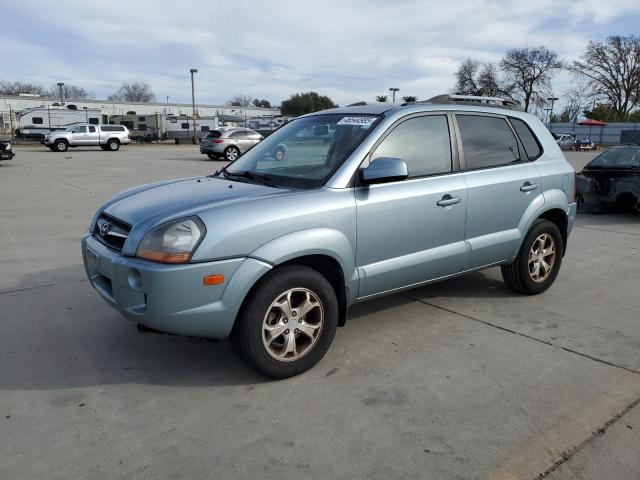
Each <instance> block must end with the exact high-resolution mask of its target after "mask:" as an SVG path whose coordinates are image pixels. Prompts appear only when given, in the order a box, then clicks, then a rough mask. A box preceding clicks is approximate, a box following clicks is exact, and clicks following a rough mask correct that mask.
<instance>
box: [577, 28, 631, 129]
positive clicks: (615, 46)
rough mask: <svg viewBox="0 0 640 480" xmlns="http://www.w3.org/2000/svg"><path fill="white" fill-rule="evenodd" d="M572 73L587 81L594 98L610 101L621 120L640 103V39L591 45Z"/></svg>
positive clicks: (618, 39)
mask: <svg viewBox="0 0 640 480" xmlns="http://www.w3.org/2000/svg"><path fill="white" fill-rule="evenodd" d="M569 70H570V71H571V72H572V73H573V74H574V76H575V77H577V78H581V79H584V80H585V81H586V83H587V88H588V91H589V93H590V94H591V95H600V96H601V97H604V98H606V100H607V101H608V102H609V103H610V104H611V107H612V108H613V110H614V111H615V113H616V114H617V116H618V117H619V118H620V119H626V118H627V117H628V116H629V113H630V112H631V110H633V108H634V107H635V106H636V105H638V103H640V37H637V36H635V35H629V36H628V37H621V36H612V37H609V38H607V39H606V40H605V41H604V42H598V41H596V42H593V41H592V42H589V44H588V45H587V48H586V51H585V53H584V54H583V55H582V57H580V60H577V61H574V62H573V63H572V64H571V65H570V67H569Z"/></svg>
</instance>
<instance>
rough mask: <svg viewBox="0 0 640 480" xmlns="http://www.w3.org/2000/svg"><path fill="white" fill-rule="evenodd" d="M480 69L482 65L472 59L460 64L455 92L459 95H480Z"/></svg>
mask: <svg viewBox="0 0 640 480" xmlns="http://www.w3.org/2000/svg"><path fill="white" fill-rule="evenodd" d="M479 67H480V64H479V63H478V62H476V61H475V60H473V59H471V58H467V59H466V60H465V61H464V62H462V63H461V64H460V66H459V67H458V71H457V72H456V74H455V76H456V87H455V91H456V93H457V94H458V95H480V88H479V87H478V84H477V82H476V75H477V72H478V68H479Z"/></svg>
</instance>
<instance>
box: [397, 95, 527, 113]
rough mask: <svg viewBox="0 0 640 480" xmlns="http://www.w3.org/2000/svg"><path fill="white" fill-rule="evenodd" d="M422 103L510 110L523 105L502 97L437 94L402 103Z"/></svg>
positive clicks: (517, 108)
mask: <svg viewBox="0 0 640 480" xmlns="http://www.w3.org/2000/svg"><path fill="white" fill-rule="evenodd" d="M421 103H454V104H462V105H478V104H481V105H487V106H491V107H498V108H508V109H509V110H522V106H521V105H520V103H518V102H517V101H515V100H511V99H509V98H500V97H480V96H476V95H449V94H444V95H437V96H435V97H432V98H430V99H429V100H424V101H419V102H411V103H403V104H402V105H414V104H421Z"/></svg>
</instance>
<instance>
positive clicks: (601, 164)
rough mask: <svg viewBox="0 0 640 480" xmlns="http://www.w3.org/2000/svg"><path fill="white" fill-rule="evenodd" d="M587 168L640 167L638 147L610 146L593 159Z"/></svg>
mask: <svg viewBox="0 0 640 480" xmlns="http://www.w3.org/2000/svg"><path fill="white" fill-rule="evenodd" d="M588 167H589V168H608V167H613V168H625V167H626V168H640V147H620V148H611V149H609V150H607V151H606V152H604V153H602V154H601V155H599V156H597V157H596V158H594V159H593V161H592V162H591V163H589V165H588Z"/></svg>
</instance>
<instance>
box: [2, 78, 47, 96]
mask: <svg viewBox="0 0 640 480" xmlns="http://www.w3.org/2000/svg"><path fill="white" fill-rule="evenodd" d="M21 93H28V94H32V95H45V94H46V91H45V89H44V87H43V86H42V85H39V84H37V83H31V82H12V81H10V80H0V95H20V94H21Z"/></svg>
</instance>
